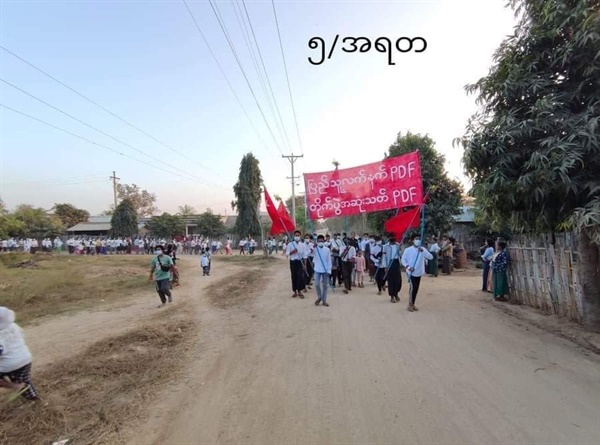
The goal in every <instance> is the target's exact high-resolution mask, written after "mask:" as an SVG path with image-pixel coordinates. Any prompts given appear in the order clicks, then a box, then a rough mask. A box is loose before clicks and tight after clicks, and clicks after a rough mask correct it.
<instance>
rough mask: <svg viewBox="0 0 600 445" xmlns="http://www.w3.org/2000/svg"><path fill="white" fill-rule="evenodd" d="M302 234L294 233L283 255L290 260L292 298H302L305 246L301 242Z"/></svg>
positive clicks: (297, 231)
mask: <svg viewBox="0 0 600 445" xmlns="http://www.w3.org/2000/svg"><path fill="white" fill-rule="evenodd" d="M301 235H302V233H301V232H300V231H299V230H296V231H295V232H294V238H293V240H292V241H291V242H290V243H288V245H287V246H286V249H285V255H286V256H287V257H288V258H289V260H290V274H291V278H292V291H293V292H294V294H293V295H292V298H296V297H299V298H304V295H302V290H303V289H304V287H305V285H304V270H305V269H304V254H305V251H306V244H304V243H303V242H302V240H301Z"/></svg>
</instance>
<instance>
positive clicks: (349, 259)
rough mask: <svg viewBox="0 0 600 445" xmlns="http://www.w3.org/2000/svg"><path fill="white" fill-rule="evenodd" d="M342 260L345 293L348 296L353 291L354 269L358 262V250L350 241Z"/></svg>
mask: <svg viewBox="0 0 600 445" xmlns="http://www.w3.org/2000/svg"><path fill="white" fill-rule="evenodd" d="M340 260H341V261H342V277H343V278H344V291H343V292H344V293H345V294H347V293H348V292H349V291H351V290H352V269H353V267H354V262H355V261H356V249H355V248H354V245H353V243H352V242H351V241H350V240H348V243H347V244H346V247H344V249H343V250H342V253H341V254H340Z"/></svg>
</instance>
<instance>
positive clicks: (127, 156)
mask: <svg viewBox="0 0 600 445" xmlns="http://www.w3.org/2000/svg"><path fill="white" fill-rule="evenodd" d="M0 107H3V108H6V109H7V110H10V111H12V112H13V113H16V114H20V115H21V116H25V117H27V118H29V119H32V120H34V121H36V122H39V123H41V124H44V125H46V126H48V127H51V128H54V129H55V130H58V131H62V132H63V133H66V134H68V135H71V136H73V137H74V138H77V139H80V140H82V141H84V142H87V143H88V144H92V145H95V146H97V147H100V148H104V149H105V150H108V151H111V152H113V153H116V154H118V155H120V156H123V157H125V158H128V159H131V160H133V161H136V162H140V163H142V164H145V165H148V166H150V167H152V168H155V169H157V170H160V171H161V172H163V173H170V174H172V175H175V176H179V177H180V178H183V179H187V180H192V181H194V182H198V183H199V184H203V185H206V184H205V183H202V182H200V181H198V180H196V179H194V178H186V177H185V176H182V175H180V174H178V173H175V172H172V171H170V170H167V169H165V168H164V167H157V166H156V165H154V164H151V163H149V162H146V161H144V160H142V159H138V158H135V157H133V156H130V155H128V154H126V153H123V152H120V151H118V150H115V149H114V148H112V147H109V146H108V145H104V144H100V143H98V142H95V141H92V140H91V139H88V138H86V137H84V136H81V135H79V134H76V133H73V132H72V131H69V130H65V129H64V128H61V127H58V126H56V125H54V124H51V123H49V122H46V121H44V120H42V119H40V118H37V117H35V116H32V115H30V114H27V113H24V112H22V111H19V110H16V109H14V108H12V107H9V106H8V105H4V104H3V103H0ZM219 187H221V186H219ZM223 188H225V187H223Z"/></svg>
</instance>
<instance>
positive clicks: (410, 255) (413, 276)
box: [402, 235, 433, 312]
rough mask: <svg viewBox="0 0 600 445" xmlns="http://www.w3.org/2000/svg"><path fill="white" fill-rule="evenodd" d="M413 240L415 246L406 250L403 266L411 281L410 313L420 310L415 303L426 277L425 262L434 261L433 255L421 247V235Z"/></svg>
mask: <svg viewBox="0 0 600 445" xmlns="http://www.w3.org/2000/svg"><path fill="white" fill-rule="evenodd" d="M411 240H412V243H413V245H412V246H410V247H407V248H406V249H404V253H403V254H402V265H403V266H404V268H405V269H406V272H407V273H408V279H409V280H410V287H409V296H408V311H409V312H414V311H418V310H419V309H417V307H416V306H415V301H416V300H417V293H418V292H419V285H420V284H421V277H422V276H423V275H425V260H432V259H433V255H432V254H431V253H429V251H428V250H427V249H426V248H424V247H422V246H421V236H420V235H413V236H411Z"/></svg>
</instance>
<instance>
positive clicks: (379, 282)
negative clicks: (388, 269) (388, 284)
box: [375, 267, 385, 292]
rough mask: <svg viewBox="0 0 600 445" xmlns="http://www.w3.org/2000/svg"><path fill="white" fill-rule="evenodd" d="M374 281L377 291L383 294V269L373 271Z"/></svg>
mask: <svg viewBox="0 0 600 445" xmlns="http://www.w3.org/2000/svg"><path fill="white" fill-rule="evenodd" d="M375 281H376V282H377V290H379V292H383V286H385V269H383V268H381V267H380V268H378V269H376V270H375Z"/></svg>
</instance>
